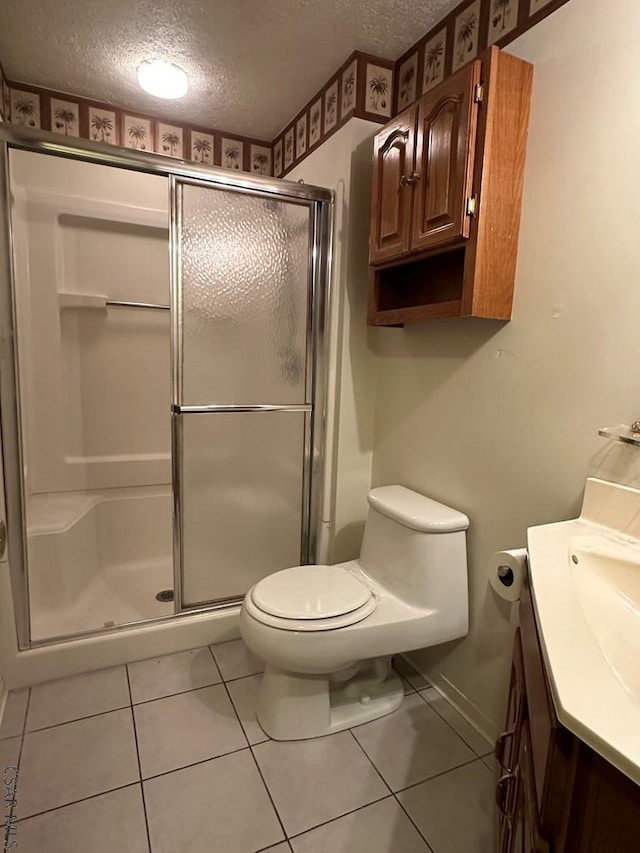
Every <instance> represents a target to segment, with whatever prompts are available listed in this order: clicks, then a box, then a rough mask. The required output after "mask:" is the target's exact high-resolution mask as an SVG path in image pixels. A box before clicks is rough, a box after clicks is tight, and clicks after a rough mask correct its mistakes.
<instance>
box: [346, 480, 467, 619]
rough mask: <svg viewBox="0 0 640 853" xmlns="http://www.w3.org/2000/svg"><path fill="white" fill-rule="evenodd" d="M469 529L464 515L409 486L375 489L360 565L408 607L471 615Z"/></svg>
mask: <svg viewBox="0 0 640 853" xmlns="http://www.w3.org/2000/svg"><path fill="white" fill-rule="evenodd" d="M468 527H469V519H468V518H467V516H466V515H464V513H462V512H458V511H457V510H455V509H452V508H451V507H448V506H445V505H444V504H441V503H438V501H434V500H432V499H431V498H427V497H425V496H424V495H420V494H418V493H417V492H413V491H411V489H407V488H405V487H404V486H382V487H380V488H378V489H372V490H371V491H370V492H369V514H368V516H367V523H366V526H365V532H364V540H363V543H362V552H361V555H360V564H361V566H362V568H363V569H364V571H365V572H366V573H367V574H368V575H369V576H370V577H372V578H373V579H374V580H375V581H376V582H377V583H378V584H379V585H380V586H382V587H385V588H386V589H388V590H389V591H391V592H393V593H394V595H396V596H397V597H398V598H401V599H402V600H403V601H406V602H407V604H413V605H416V606H417V607H424V608H426V609H430V610H431V609H433V610H438V611H442V610H449V609H450V608H451V607H453V608H454V609H455V610H459V609H461V608H460V605H464V611H465V612H466V610H467V602H468V589H467V587H468V585H467V546H466V530H467V528H468Z"/></svg>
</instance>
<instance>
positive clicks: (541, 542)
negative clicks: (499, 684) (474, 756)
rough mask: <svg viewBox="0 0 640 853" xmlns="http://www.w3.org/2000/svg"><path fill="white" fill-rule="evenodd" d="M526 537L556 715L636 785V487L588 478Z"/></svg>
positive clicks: (639, 640) (639, 756) (639, 736)
mask: <svg viewBox="0 0 640 853" xmlns="http://www.w3.org/2000/svg"><path fill="white" fill-rule="evenodd" d="M527 544H528V552H529V575H530V581H531V589H532V597H533V602H534V607H535V611H536V616H537V622H538V630H539V639H540V644H541V646H542V650H543V654H544V658H545V663H546V667H547V675H548V678H549V684H550V687H551V692H552V696H553V701H554V705H555V709H556V714H557V716H558V719H559V720H560V722H561V723H562V725H564V726H565V727H566V728H567V729H569V730H570V731H571V732H573V733H574V734H575V735H576V736H577V737H579V738H580V739H581V740H583V741H584V742H585V743H587V744H588V745H589V746H590V747H592V748H593V749H594V750H595V751H596V752H598V753H599V754H600V755H602V756H603V758H605V759H607V760H608V761H610V762H611V763H612V764H613V765H614V766H615V767H617V768H618V769H619V770H621V771H622V772H623V773H625V774H626V775H627V776H629V777H630V778H631V779H633V780H634V781H635V782H637V783H638V784H640V490H637V489H632V488H630V487H626V486H620V485H617V484H615V483H608V482H605V481H603V480H597V479H594V478H590V479H588V480H587V483H586V488H585V495H584V500H583V505H582V511H581V514H580V517H579V518H577V519H575V520H572V521H563V522H558V523H556V524H545V525H541V526H538V527H531V528H529V531H528V537H527Z"/></svg>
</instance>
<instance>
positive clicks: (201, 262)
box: [178, 184, 311, 405]
mask: <svg viewBox="0 0 640 853" xmlns="http://www.w3.org/2000/svg"><path fill="white" fill-rule="evenodd" d="M179 191H180V192H181V194H182V197H181V222H180V275H181V285H182V286H181V299H182V305H181V307H182V342H183V343H182V346H183V349H182V370H183V374H182V376H183V382H182V399H181V400H180V401H178V402H180V403H181V404H183V405H207V404H211V403H266V402H270V403H305V402H307V398H308V396H309V393H310V389H308V388H307V340H308V335H307V331H308V324H309V316H310V310H311V298H310V291H311V288H310V275H309V270H310V268H311V265H310V246H311V239H310V208H309V207H308V206H306V205H302V204H295V203H291V202H283V201H278V200H275V199H268V198H263V197H261V196H257V195H248V194H245V193H239V192H233V191H230V190H228V189H225V190H218V189H214V188H212V187H201V186H197V185H192V184H181V185H180V188H179Z"/></svg>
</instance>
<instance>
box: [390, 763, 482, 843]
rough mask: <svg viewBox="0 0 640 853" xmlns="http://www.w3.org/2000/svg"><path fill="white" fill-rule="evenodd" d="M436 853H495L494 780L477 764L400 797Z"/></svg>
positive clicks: (440, 777) (433, 780)
mask: <svg viewBox="0 0 640 853" xmlns="http://www.w3.org/2000/svg"><path fill="white" fill-rule="evenodd" d="M398 798H399V799H400V802H401V803H402V804H403V806H404V807H405V808H406V810H407V812H408V813H409V815H411V818H412V820H414V821H415V823H416V826H417V827H418V828H419V829H420V831H421V832H422V834H423V835H424V837H425V838H426V839H427V841H428V842H429V846H430V847H431V849H432V850H433V853H494V851H495V837H494V808H495V807H494V780H493V776H492V775H491V773H490V772H489V770H487V768H486V767H485V765H484V764H483V763H482V761H480V760H478V761H474V762H473V763H472V764H467V765H465V766H464V767H458V768H457V769H456V770H451V771H450V772H449V773H444V774H443V775H442V776H438V777H437V778H436V779H430V780H429V781H427V782H423V783H422V784H421V785H416V786H415V787H414V788H409V789H408V790H407V791H403V792H402V793H400V794H399V795H398Z"/></svg>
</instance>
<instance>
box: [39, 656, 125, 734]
mask: <svg viewBox="0 0 640 853" xmlns="http://www.w3.org/2000/svg"><path fill="white" fill-rule="evenodd" d="M128 706H129V685H128V684H127V671H126V669H125V667H124V666H119V667H116V668H115V669H103V670H100V671H98V672H89V673H87V674H83V675H74V676H71V678H60V679H58V680H57V681H49V682H47V683H46V684H36V686H35V687H32V688H31V700H30V701H29V713H28V715H27V731H33V730H34V729H42V728H44V727H45V726H55V725H57V724H58V723H68V722H70V721H71V720H79V719H81V718H82V717H90V716H93V715H94V714H102V713H106V712H107V711H115V710H116V709H117V708H127V707H128Z"/></svg>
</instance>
